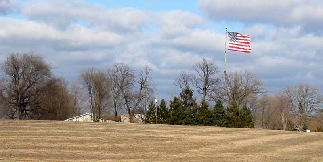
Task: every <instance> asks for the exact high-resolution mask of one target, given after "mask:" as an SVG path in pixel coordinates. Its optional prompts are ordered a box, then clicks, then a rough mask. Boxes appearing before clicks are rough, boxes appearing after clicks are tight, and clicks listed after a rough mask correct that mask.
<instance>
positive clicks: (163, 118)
mask: <svg viewBox="0 0 323 162" xmlns="http://www.w3.org/2000/svg"><path fill="white" fill-rule="evenodd" d="M157 116H158V117H157V118H158V123H159V124H166V123H167V119H168V110H167V106H166V101H165V100H164V99H162V100H161V101H160V105H159V107H158V114H157Z"/></svg>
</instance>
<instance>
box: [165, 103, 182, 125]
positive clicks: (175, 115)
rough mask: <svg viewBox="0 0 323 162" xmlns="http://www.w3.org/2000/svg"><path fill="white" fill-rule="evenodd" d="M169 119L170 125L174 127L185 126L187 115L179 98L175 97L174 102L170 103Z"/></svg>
mask: <svg viewBox="0 0 323 162" xmlns="http://www.w3.org/2000/svg"><path fill="white" fill-rule="evenodd" d="M168 115H169V118H168V123H169V124H174V125H182V124H184V119H185V114H184V109H183V106H182V102H181V100H180V99H179V98H177V97H174V99H173V101H170V105H169V112H168Z"/></svg>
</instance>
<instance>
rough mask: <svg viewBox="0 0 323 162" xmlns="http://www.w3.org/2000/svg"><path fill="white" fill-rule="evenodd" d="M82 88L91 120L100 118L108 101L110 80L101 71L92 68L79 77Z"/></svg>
mask: <svg viewBox="0 0 323 162" xmlns="http://www.w3.org/2000/svg"><path fill="white" fill-rule="evenodd" d="M80 77H81V81H82V83H83V86H84V88H85V89H86V91H87V93H88V97H89V102H90V110H91V112H92V114H93V120H94V121H97V120H98V119H99V118H101V115H102V112H104V111H106V109H107V107H106V106H107V102H108V100H109V96H110V94H109V89H110V87H111V82H110V78H109V77H108V75H107V74H106V73H104V72H102V71H96V70H94V69H93V68H91V69H88V70H87V71H84V72H82V73H81V75H80Z"/></svg>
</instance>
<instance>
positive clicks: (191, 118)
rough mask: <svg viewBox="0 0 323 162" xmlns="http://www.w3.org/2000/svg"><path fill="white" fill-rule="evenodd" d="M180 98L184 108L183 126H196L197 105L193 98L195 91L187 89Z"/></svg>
mask: <svg viewBox="0 0 323 162" xmlns="http://www.w3.org/2000/svg"><path fill="white" fill-rule="evenodd" d="M180 98H181V102H182V107H183V109H184V114H183V115H184V116H185V117H184V121H183V123H182V124H185V125H196V124H197V122H196V112H197V111H196V109H197V103H196V100H195V98H194V97H193V90H191V89H190V88H189V87H186V88H184V89H183V90H182V92H181V93H180Z"/></svg>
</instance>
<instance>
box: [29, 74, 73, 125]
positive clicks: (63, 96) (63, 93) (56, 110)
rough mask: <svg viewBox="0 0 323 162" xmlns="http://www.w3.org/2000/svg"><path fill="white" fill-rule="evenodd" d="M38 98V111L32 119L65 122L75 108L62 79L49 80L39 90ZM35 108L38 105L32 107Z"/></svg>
mask: <svg viewBox="0 0 323 162" xmlns="http://www.w3.org/2000/svg"><path fill="white" fill-rule="evenodd" d="M41 91H42V92H41V95H40V96H39V99H38V103H39V109H37V110H39V111H38V113H37V114H35V113H34V114H33V118H34V119H43V120H45V119H46V120H65V119H67V118H68V117H71V116H72V115H74V112H75V107H74V105H73V98H72V95H70V93H69V91H68V88H67V83H66V81H64V80H63V79H59V78H51V79H50V80H48V81H47V82H46V83H44V87H43V89H42V90H41ZM33 103H34V102H33ZM32 106H33V107H37V106H38V105H32Z"/></svg>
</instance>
